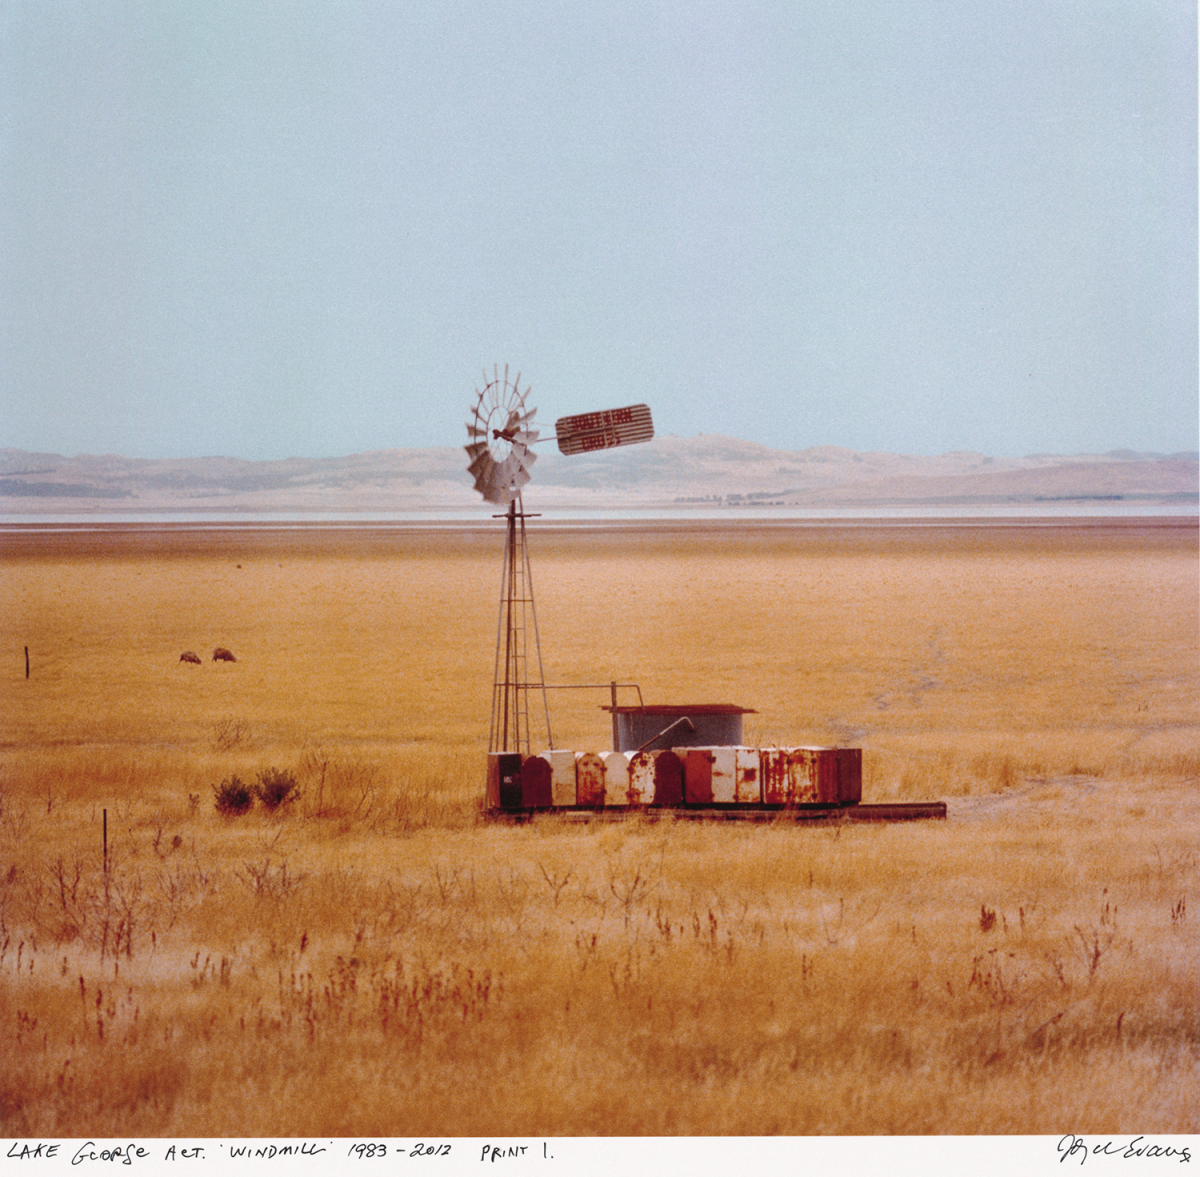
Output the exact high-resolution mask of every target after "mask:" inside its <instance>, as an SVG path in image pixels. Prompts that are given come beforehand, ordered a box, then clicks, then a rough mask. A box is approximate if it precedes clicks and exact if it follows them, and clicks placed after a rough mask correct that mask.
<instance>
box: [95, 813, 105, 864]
mask: <svg viewBox="0 0 1200 1177" xmlns="http://www.w3.org/2000/svg"><path fill="white" fill-rule="evenodd" d="M93 812H95V811H94V810H93ZM104 873H105V874H108V810H107V809H106V810H105V811H104Z"/></svg>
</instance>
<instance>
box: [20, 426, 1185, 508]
mask: <svg viewBox="0 0 1200 1177" xmlns="http://www.w3.org/2000/svg"><path fill="white" fill-rule="evenodd" d="M552 447H553V443H550V444H549V445H546V446H545V447H544V448H543V449H542V450H541V451H540V452H539V455H538V460H537V462H536V464H535V466H534V468H533V483H532V485H531V487H530V488H529V489H528V490H527V491H526V501H527V504H528V505H529V506H530V507H531V508H532V509H535V510H536V509H537V507H536V506H534V504H535V503H536V504H537V506H540V507H544V508H547V509H560V510H561V509H580V510H603V509H605V508H610V509H636V508H663V509H674V508H689V507H690V508H697V507H699V508H707V509H712V510H714V511H718V510H725V509H728V508H731V507H740V508H745V507H748V506H763V507H766V506H772V507H794V508H801V509H803V508H818V509H819V508H852V509H854V508H857V509H863V510H868V509H874V508H905V507H911V508H913V509H925V510H929V509H938V508H955V507H957V508H961V507H971V506H978V507H981V508H986V507H1002V506H1026V505H1027V506H1029V507H1030V508H1031V510H1036V509H1037V508H1038V507H1039V506H1042V507H1045V506H1047V505H1049V504H1058V505H1059V506H1062V505H1068V504H1070V503H1079V504H1081V505H1082V504H1089V506H1095V505H1097V504H1099V503H1101V502H1103V501H1106V500H1107V501H1112V502H1114V503H1116V502H1130V503H1140V504H1145V505H1146V506H1152V507H1160V508H1163V509H1170V508H1172V507H1176V508H1178V509H1179V510H1180V511H1182V512H1185V513H1191V512H1194V511H1195V510H1196V508H1197V502H1198V499H1200V464H1198V461H1197V457H1198V456H1197V454H1196V453H1178V454H1154V453H1134V452H1132V451H1128V450H1116V451H1113V452H1111V453H1107V454H1077V455H1073V456H1063V455H1053V454H1034V455H1031V456H1028V457H1023V458H990V457H986V456H985V455H983V454H976V453H963V452H955V453H949V454H942V455H940V456H938V457H909V456H905V455H902V454H882V453H855V452H854V451H853V450H847V449H840V448H837V447H834V446H816V447H814V448H811V449H806V450H799V451H790V450H775V449H771V448H770V447H769V446H765V445H759V444H757V443H755V442H750V441H739V440H738V439H736V438H731V437H720V436H716V435H701V436H699V437H687V438H684V437H669V436H668V437H657V438H655V439H654V440H653V441H652V442H649V443H648V444H645V445H639V446H629V447H625V448H621V449H614V450H605V451H602V452H598V453H594V454H588V455H584V456H580V457H572V458H565V457H563V456H562V455H561V454H559V453H558V452H557V450H555V449H553V448H552ZM466 462H467V459H466V455H465V454H464V452H463V451H462V450H461V449H458V448H456V447H451V446H444V447H438V448H436V449H407V450H401V449H396V450H376V451H372V452H370V453H365V454H353V455H351V456H350V457H345V458H288V459H285V460H283V461H270V462H251V461H242V460H240V459H237V458H185V459H161V460H147V459H133V458H121V457H114V456H111V455H103V456H89V455H78V456H76V457H63V456H61V455H59V454H36V453H28V452H26V451H23V450H13V449H4V450H0V518H2V517H3V516H5V515H9V516H11V515H31V514H37V515H47V516H52V515H55V514H68V513H69V514H78V513H92V512H95V513H101V512H102V513H105V514H119V513H124V512H139V513H142V512H157V511H163V512H168V511H170V512H191V511H194V512H196V513H240V512H245V513H247V514H264V515H269V514H273V513H277V512H300V513H317V514H320V513H343V512H348V513H356V512H383V513H390V512H408V511H444V510H455V509H458V508H462V509H464V510H465V509H469V508H472V507H476V508H477V507H478V506H479V504H480V500H479V498H478V496H477V495H476V494H475V492H474V491H473V490H472V487H471V477H470V476H469V475H468V474H467V472H466Z"/></svg>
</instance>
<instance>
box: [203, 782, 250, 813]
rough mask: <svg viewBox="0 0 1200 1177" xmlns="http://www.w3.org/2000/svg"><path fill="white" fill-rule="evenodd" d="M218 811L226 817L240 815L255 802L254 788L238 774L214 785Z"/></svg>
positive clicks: (247, 810)
mask: <svg viewBox="0 0 1200 1177" xmlns="http://www.w3.org/2000/svg"><path fill="white" fill-rule="evenodd" d="M213 796H214V798H215V802H214V803H215V805H216V807H217V812H218V813H219V814H221V815H222V816H224V817H240V816H241V815H242V814H243V813H247V812H249V809H250V806H252V805H253V804H254V790H253V789H251V788H250V786H249V785H248V784H246V782H245V781H243V780H242V779H241V777H238V776H231V777H226V778H225V780H223V781H222V782H221V783H220V784H219V785H214V786H213Z"/></svg>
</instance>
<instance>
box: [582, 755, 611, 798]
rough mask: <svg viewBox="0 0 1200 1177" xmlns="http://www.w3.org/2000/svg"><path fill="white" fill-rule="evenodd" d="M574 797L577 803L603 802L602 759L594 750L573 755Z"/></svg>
mask: <svg viewBox="0 0 1200 1177" xmlns="http://www.w3.org/2000/svg"><path fill="white" fill-rule="evenodd" d="M575 798H576V800H575V803H576V804H577V805H585V806H597V805H603V804H604V761H603V760H601V759H600V757H599V756H597V755H596V753H595V752H579V753H577V754H576V756H575Z"/></svg>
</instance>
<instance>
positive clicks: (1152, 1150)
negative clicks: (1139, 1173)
mask: <svg viewBox="0 0 1200 1177" xmlns="http://www.w3.org/2000/svg"><path fill="white" fill-rule="evenodd" d="M1058 1154H1059V1156H1058V1159H1059V1161H1065V1160H1068V1159H1070V1158H1076V1159H1078V1161H1079V1163H1080V1164H1081V1165H1082V1164H1083V1162H1084V1161H1086V1160H1087V1159H1088V1157H1089V1156H1093V1157H1120V1158H1122V1159H1131V1158H1133V1157H1170V1158H1173V1159H1174V1160H1177V1161H1181V1162H1183V1163H1184V1164H1187V1163H1188V1162H1190V1161H1191V1159H1192V1154H1191V1152H1190V1151H1189V1150H1188V1148H1187V1146H1186V1145H1185V1146H1184V1147H1183V1148H1176V1147H1175V1146H1173V1145H1170V1144H1154V1143H1153V1142H1152V1141H1148V1140H1147V1139H1146V1138H1145V1137H1144V1136H1135V1137H1134V1138H1133V1139H1132V1140H1131V1141H1129V1143H1128V1144H1118V1143H1117V1142H1116V1141H1115V1140H1106V1141H1105V1142H1104V1143H1103V1144H1093V1145H1089V1144H1088V1142H1087V1141H1086V1140H1084V1138H1083V1137H1082V1136H1064V1137H1063V1138H1062V1139H1061V1140H1060V1141H1059V1142H1058Z"/></svg>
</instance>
